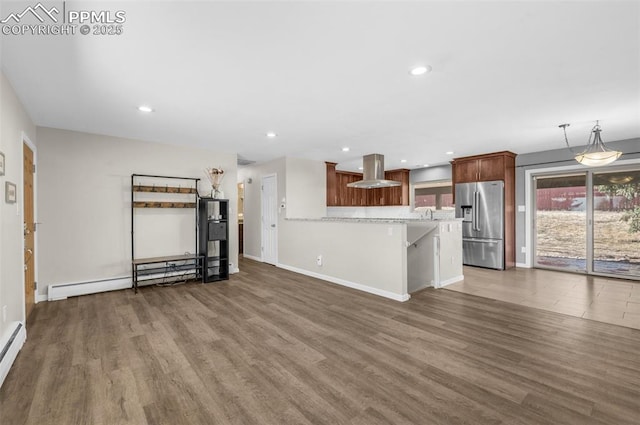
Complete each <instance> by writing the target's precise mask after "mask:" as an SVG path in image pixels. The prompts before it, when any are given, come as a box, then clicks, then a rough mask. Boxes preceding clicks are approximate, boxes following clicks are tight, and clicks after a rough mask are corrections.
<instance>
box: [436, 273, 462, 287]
mask: <svg viewBox="0 0 640 425" xmlns="http://www.w3.org/2000/svg"><path fill="white" fill-rule="evenodd" d="M461 280H464V275H462V274H461V275H459V276H454V277H452V278H450V279H446V280H443V281H441V282H440V283H439V284H438V286H436V288H444V287H445V286H447V285H451V284H452V283H456V282H460V281H461Z"/></svg>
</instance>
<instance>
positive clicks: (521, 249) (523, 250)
mask: <svg viewBox="0 0 640 425" xmlns="http://www.w3.org/2000/svg"><path fill="white" fill-rule="evenodd" d="M520 252H521V253H523V254H526V253H527V247H526V246H522V247H520Z"/></svg>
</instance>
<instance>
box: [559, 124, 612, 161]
mask: <svg viewBox="0 0 640 425" xmlns="http://www.w3.org/2000/svg"><path fill="white" fill-rule="evenodd" d="M568 126H569V124H562V125H561V126H560V127H561V128H562V129H563V130H564V139H565V142H566V143H567V146H568V147H569V150H570V151H571V152H573V150H572V149H571V146H569V140H568V139H567V130H566V128H567V127H568ZM601 132H602V129H601V128H600V124H599V122H598V121H596V125H595V126H594V127H593V129H591V134H590V135H589V142H588V143H587V147H586V148H585V150H584V151H582V152H581V153H579V154H577V155H576V156H575V160H576V161H578V162H579V163H580V164H583V165H587V166H590V167H598V166H601V165H607V164H611V163H612V162H614V161H615V160H616V159H618V158H620V155H622V152H620V151H615V150H612V149H609V148H607V147H606V146H605V144H604V142H603V141H602V138H601V137H600V133H601Z"/></svg>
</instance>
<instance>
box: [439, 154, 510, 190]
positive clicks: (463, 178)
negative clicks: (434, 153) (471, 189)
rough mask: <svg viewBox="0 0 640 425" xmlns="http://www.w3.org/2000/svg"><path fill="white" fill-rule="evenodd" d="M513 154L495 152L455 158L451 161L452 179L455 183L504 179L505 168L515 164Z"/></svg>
mask: <svg viewBox="0 0 640 425" xmlns="http://www.w3.org/2000/svg"><path fill="white" fill-rule="evenodd" d="M515 157H516V156H515V154H514V153H512V152H507V151H503V152H496V153H490V154H486V155H476V156H468V157H464V158H456V159H454V160H453V161H451V167H452V169H451V173H452V176H453V181H454V182H457V183H469V182H486V181H492V180H504V176H505V172H506V170H507V168H513V167H514V166H515Z"/></svg>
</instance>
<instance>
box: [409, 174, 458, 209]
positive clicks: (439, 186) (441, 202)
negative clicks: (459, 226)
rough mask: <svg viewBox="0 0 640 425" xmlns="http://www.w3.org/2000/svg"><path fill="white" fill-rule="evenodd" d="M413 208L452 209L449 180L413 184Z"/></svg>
mask: <svg viewBox="0 0 640 425" xmlns="http://www.w3.org/2000/svg"><path fill="white" fill-rule="evenodd" d="M414 194H415V201H414V205H413V207H414V208H415V209H432V210H453V209H454V207H453V190H452V184H451V182H450V181H444V182H429V183H419V184H417V185H416V186H415V192H414Z"/></svg>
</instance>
